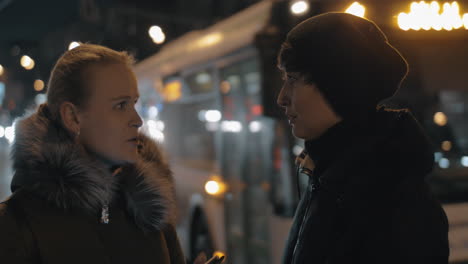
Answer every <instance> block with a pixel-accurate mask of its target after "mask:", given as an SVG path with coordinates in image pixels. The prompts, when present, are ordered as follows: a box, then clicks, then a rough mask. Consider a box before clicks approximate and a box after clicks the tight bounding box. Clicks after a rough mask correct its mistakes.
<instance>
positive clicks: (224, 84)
mask: <svg viewBox="0 0 468 264" xmlns="http://www.w3.org/2000/svg"><path fill="white" fill-rule="evenodd" d="M220 88H221V92H222V93H223V94H227V93H229V91H231V84H230V83H229V82H228V81H222V82H221V85H220Z"/></svg>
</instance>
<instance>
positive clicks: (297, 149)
mask: <svg viewBox="0 0 468 264" xmlns="http://www.w3.org/2000/svg"><path fill="white" fill-rule="evenodd" d="M302 150H304V148H303V147H301V146H299V145H295V146H294V147H293V149H292V151H293V154H294V156H299V154H301V152H302Z"/></svg>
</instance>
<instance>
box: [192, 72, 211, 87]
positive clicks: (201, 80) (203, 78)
mask: <svg viewBox="0 0 468 264" xmlns="http://www.w3.org/2000/svg"><path fill="white" fill-rule="evenodd" d="M195 81H196V82H197V83H198V84H205V83H209V82H210V81H211V76H210V75H209V74H208V73H206V72H201V73H199V74H197V76H196V77H195Z"/></svg>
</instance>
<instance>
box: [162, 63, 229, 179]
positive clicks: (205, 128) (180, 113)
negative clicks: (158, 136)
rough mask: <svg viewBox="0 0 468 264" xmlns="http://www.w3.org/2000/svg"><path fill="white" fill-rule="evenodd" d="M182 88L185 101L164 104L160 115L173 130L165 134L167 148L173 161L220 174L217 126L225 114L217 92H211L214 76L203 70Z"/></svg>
mask: <svg viewBox="0 0 468 264" xmlns="http://www.w3.org/2000/svg"><path fill="white" fill-rule="evenodd" d="M200 76H202V77H200ZM171 81H173V80H169V79H168V80H166V81H165V83H168V82H171ZM182 86H183V87H182V91H183V96H182V97H181V99H180V100H177V101H174V102H167V103H166V104H164V109H163V110H162V111H161V114H160V118H161V120H162V121H163V122H164V124H165V126H166V129H165V130H167V131H171V133H167V134H165V135H164V143H165V145H166V148H167V149H169V150H171V151H170V153H169V154H170V157H171V159H173V161H174V162H180V164H181V165H183V166H185V167H192V168H198V169H203V170H207V171H217V162H216V151H215V142H214V141H215V132H216V128H215V127H214V126H213V124H214V123H216V122H214V121H216V120H215V119H217V118H220V117H219V116H220V114H221V113H220V111H219V106H218V105H219V104H218V102H217V95H216V93H213V92H210V90H211V89H213V88H212V87H213V77H212V73H211V72H210V71H202V72H197V73H194V74H192V75H189V76H187V77H185V78H184V81H182ZM218 121H219V120H218Z"/></svg>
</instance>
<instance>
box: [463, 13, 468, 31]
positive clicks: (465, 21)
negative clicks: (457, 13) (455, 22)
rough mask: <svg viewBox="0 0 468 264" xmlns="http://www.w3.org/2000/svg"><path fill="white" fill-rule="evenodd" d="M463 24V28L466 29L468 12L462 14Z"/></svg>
mask: <svg viewBox="0 0 468 264" xmlns="http://www.w3.org/2000/svg"><path fill="white" fill-rule="evenodd" d="M462 20H463V26H465V29H468V13H466V14H464V15H463V19H462Z"/></svg>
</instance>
